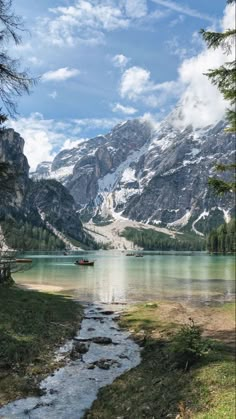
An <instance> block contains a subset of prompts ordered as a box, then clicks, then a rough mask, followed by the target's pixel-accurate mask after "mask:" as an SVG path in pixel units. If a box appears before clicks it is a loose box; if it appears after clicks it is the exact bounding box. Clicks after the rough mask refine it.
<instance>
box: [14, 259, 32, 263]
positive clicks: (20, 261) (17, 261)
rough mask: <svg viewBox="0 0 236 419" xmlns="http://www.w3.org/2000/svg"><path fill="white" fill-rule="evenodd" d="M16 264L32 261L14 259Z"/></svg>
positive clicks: (30, 261)
mask: <svg viewBox="0 0 236 419" xmlns="http://www.w3.org/2000/svg"><path fill="white" fill-rule="evenodd" d="M15 262H16V263H32V259H16V260H15Z"/></svg>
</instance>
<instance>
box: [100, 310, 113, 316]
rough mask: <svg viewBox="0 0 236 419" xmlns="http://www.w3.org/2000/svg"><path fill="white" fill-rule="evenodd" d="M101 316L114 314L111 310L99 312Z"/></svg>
mask: <svg viewBox="0 0 236 419" xmlns="http://www.w3.org/2000/svg"><path fill="white" fill-rule="evenodd" d="M101 314H104V315H105V316H111V315H112V314H115V312H114V311H112V310H103V311H101Z"/></svg>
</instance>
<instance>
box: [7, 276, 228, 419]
mask: <svg viewBox="0 0 236 419" xmlns="http://www.w3.org/2000/svg"><path fill="white" fill-rule="evenodd" d="M32 286H33V288H34V289H33V290H32V288H30V287H32ZM60 288H61V287H58V286H50V285H43V284H36V285H35V284H30V283H29V284H24V285H23V284H16V286H15V287H13V291H14V289H18V290H19V292H23V293H24V292H25V291H27V293H26V294H27V295H31V296H32V298H35V297H36V296H37V295H38V296H40V298H41V297H42V300H41V301H43V299H44V298H59V299H60V301H61V302H64V301H67V302H69V304H70V303H71V304H74V307H80V319H79V322H78V321H77V322H76V325H75V323H74V327H76V330H77V331H78V330H79V328H80V324H81V322H82V320H83V319H84V308H83V312H82V307H81V303H80V302H79V301H78V299H76V300H73V296H71V297H72V298H69V299H68V295H63V294H60V295H58V294H56V293H57V292H58V289H60ZM45 291H46V293H45ZM62 291H65V293H66V290H62ZM60 292H61V291H60ZM53 293H55V294H53ZM118 303H119V302H115V304H114V306H116V305H117V307H118ZM63 304H64V303H63ZM83 304H84V303H83ZM88 304H89V305H90V306H95V305H99V303H96V302H94V304H91V303H88ZM105 304H106V307H108V306H109V303H105ZM24 305H25V302H24ZM111 305H112V303H111ZM233 307H235V306H234V305H233V303H231V302H222V303H221V304H218V305H217V304H216V301H215V302H214V303H213V305H210V306H209V305H202V304H201V305H199V304H197V305H196V304H195V305H194V304H192V303H191V301H190V302H186V301H173V300H165V301H164V300H158V301H153V302H151V301H146V302H145V303H144V302H138V303H133V304H130V303H129V302H128V304H124V303H121V310H122V312H121V319H120V327H121V328H124V329H125V330H127V331H129V332H130V333H131V337H132V338H133V339H134V341H136V342H137V343H138V344H139V345H143V343H144V342H145V341H146V339H148V341H149V340H150V341H151V342H157V343H155V344H157V345H159V343H158V342H159V341H160V340H161V341H162V340H163V339H164V340H165V339H166V338H167V339H169V336H171V335H172V334H173V330H174V329H176V327H177V329H178V328H179V327H181V326H182V325H183V324H187V323H188V321H189V318H193V319H194V322H195V323H196V324H197V325H199V326H200V327H201V328H202V329H203V330H204V332H203V336H204V337H207V338H210V339H214V340H216V341H218V342H221V343H222V344H223V345H225V346H227V347H228V348H229V350H230V351H232V350H233V348H234V346H235V335H234V334H233V333H232V330H233V329H234V331H235V319H233V318H232V317H230V316H229V313H232V308H233ZM58 310H59V311H60V308H59V306H58ZM74 320H75V319H74ZM62 322H63V319H61V320H60V323H57V322H54V324H55V325H56V327H57V328H58V327H59V326H60V327H61V330H63V329H64V326H63V324H62ZM173 322H174V323H173ZM70 326H71V325H70ZM47 327H49V326H48V325H47V324H44V328H45V329H47ZM54 327H55V326H54ZM72 329H73V328H71V329H70V330H71V332H73V333H72V334H71V335H70V336H68V335H67V337H65V338H64V339H61V337H60V338H59V339H58V341H57V343H54V345H53V348H51V353H50V356H49V358H48V359H47V360H46V362H45V359H43V362H44V366H43V367H42V366H40V365H37V363H36V365H33V369H34V368H35V367H36V371H37V373H36V376H35V372H34V374H33V376H32V378H33V381H32V387H31V388H28V390H27V391H26V393H21V392H20V393H19V392H18V393H17V397H16V398H19V395H20V397H22V396H23V397H24V396H29V395H39V394H40V388H39V383H40V381H42V379H43V378H45V377H49V376H50V374H54V373H55V371H56V370H57V369H58V368H61V367H63V366H66V365H67V362H68V361H67V360H66V359H64V361H62V360H61V361H60V362H55V354H56V352H55V351H56V349H57V348H61V347H62V345H63V344H65V343H66V342H67V343H68V338H69V339H70V338H73V336H74V335H75V328H74V329H73V331H72ZM53 330H54V329H53ZM45 344H46V345H47V339H46V341H45ZM145 357H146V355H145V347H144V352H143V356H142V361H141V366H140V368H141V370H142V368H146V367H145V365H146V358H145ZM155 357H156V352H155V351H153V353H150V352H149V353H148V359H149V361H148V362H154V358H155ZM158 362H159V361H158ZM160 362H161V363H162V362H163V360H161V361H160ZM45 364H46V365H45ZM31 368H32V367H31ZM136 370H137V371H136ZM19 373H20V371H19ZM22 373H23V377H22V379H23V380H24V375H27V376H28V374H29V371H27V369H26V370H25V369H24V368H23V369H22V371H21V373H20V375H21V374H22ZM14 374H15V373H14ZM127 374H128V377H132V376H133V375H136V374H139V367H136V368H135V369H134V370H131V371H129V372H128V373H126V374H125V375H124V376H123V375H122V376H121V377H120V378H118V382H120V381H121V382H124V380H125V377H126V375H127ZM0 376H1V369H0ZM140 379H141V378H140ZM119 380H120V381H119ZM128 382H129V380H128ZM144 385H145V379H144ZM116 386H117V380H116V381H115V382H114V383H113V384H111V383H110V385H109V387H108V390H106V389H104V390H101V392H100V393H99V395H98V398H97V399H96V401H95V402H94V406H95V407H92V408H91V412H90V410H89V411H88V413H87V416H86V417H87V418H95V417H96V418H100V417H101V418H102V419H103V418H104V419H105V418H106V417H107V418H109V415H110V411H109V415H108V416H106V414H104V412H105V410H104V409H106V407H105V406H104V401H103V394H106V391H108V392H110V391H111V392H112V391H113V387H114V388H117V387H116ZM0 391H1V388H0ZM127 391H129V389H128V390H127ZM147 391H148V388H147ZM101 394H102V396H101ZM14 399H15V397H14V396H10V398H9V396H8V399H6V402H7V401H11V400H14ZM105 399H106V396H105ZM111 400H113V399H112V398H111ZM6 402H5V403H2V402H1V399H0V405H1V404H4V405H5V404H6ZM113 402H114V404H115V403H116V402H115V400H113ZM122 403H123V402H122ZM105 404H108V405H109V402H108V400H107V399H106V403H105ZM101 405H102V406H103V407H102V412H103V413H102V416H96V414H97V413H95V416H93V414H94V412H97V410H96V409H98V410H99V411H100V409H101ZM94 409H95V410H94ZM117 414H118V413H117V412H116V415H117ZM138 414H140V412H138ZM103 415H105V416H103ZM110 417H112V416H110ZM147 417H149V416H147ZM153 417H156V416H153Z"/></svg>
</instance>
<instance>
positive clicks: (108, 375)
mask: <svg viewBox="0 0 236 419" xmlns="http://www.w3.org/2000/svg"><path fill="white" fill-rule="evenodd" d="M107 307H108V306H107V305H105V304H89V305H87V306H85V309H84V319H83V321H82V323H81V329H80V330H79V332H78V333H77V335H76V336H75V337H74V339H73V341H70V342H67V343H66V344H65V345H64V346H63V347H61V348H60V349H59V350H58V351H57V353H56V356H57V357H58V358H59V359H60V358H61V359H63V358H68V362H67V364H66V366H65V367H63V368H60V369H59V370H57V371H55V373H54V374H52V375H50V376H49V377H47V378H46V379H45V380H43V381H42V382H41V384H40V388H41V389H43V390H44V392H45V394H44V395H43V396H41V397H28V398H26V399H20V400H17V401H15V402H11V403H9V404H8V405H6V406H4V407H3V408H1V409H0V418H7V419H10V418H17V419H18V418H19V419H21V418H22V419H24V418H30V419H42V418H48V419H58V418H60V419H68V418H70V419H79V418H83V416H84V414H85V412H86V410H87V409H89V408H90V407H91V405H92V403H93V401H94V400H95V399H96V397H97V393H98V390H99V389H100V388H101V387H104V386H106V385H108V384H111V383H112V382H113V381H114V380H115V378H117V377H119V376H120V375H121V374H123V373H124V372H126V371H128V370H129V369H131V368H134V367H136V366H137V365H138V364H139V363H140V360H141V359H140V348H139V346H138V345H137V344H136V343H135V342H134V341H133V340H132V339H130V337H129V333H128V332H126V331H124V330H121V329H120V328H119V326H118V324H117V322H116V320H117V319H118V317H119V314H118V313H117V308H118V306H115V308H114V306H111V305H109V310H108V308H107ZM113 310H114V311H113ZM68 355H70V356H68Z"/></svg>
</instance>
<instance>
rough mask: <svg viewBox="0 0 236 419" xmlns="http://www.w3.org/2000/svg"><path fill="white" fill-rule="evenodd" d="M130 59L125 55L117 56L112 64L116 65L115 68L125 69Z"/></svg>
mask: <svg viewBox="0 0 236 419" xmlns="http://www.w3.org/2000/svg"><path fill="white" fill-rule="evenodd" d="M129 60H130V59H129V58H128V57H126V56H125V55H123V54H117V55H115V56H114V57H113V58H112V63H113V64H114V66H115V67H120V68H122V69H123V68H124V67H126V65H127V64H128V62H129Z"/></svg>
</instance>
